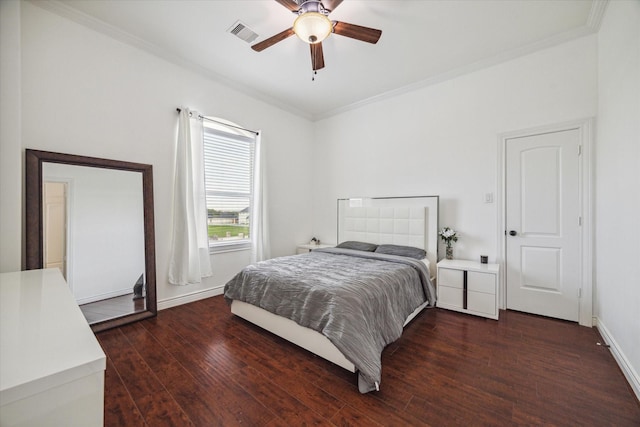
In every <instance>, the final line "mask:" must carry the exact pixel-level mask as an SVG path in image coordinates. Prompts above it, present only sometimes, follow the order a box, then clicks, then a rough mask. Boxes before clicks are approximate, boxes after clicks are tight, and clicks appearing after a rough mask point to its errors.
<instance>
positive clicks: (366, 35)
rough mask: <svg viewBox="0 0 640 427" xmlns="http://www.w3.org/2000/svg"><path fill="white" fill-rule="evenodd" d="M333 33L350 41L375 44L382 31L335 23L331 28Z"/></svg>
mask: <svg viewBox="0 0 640 427" xmlns="http://www.w3.org/2000/svg"><path fill="white" fill-rule="evenodd" d="M333 32H334V33H336V34H338V35H341V36H344V37H350V38H352V39H356V40H361V41H363V42H367V43H373V44H376V43H377V42H378V40H379V39H380V36H381V35H382V31H380V30H376V29H375V28H368V27H361V26H360V25H354V24H348V23H346V22H337V21H336V23H335V25H334V26H333Z"/></svg>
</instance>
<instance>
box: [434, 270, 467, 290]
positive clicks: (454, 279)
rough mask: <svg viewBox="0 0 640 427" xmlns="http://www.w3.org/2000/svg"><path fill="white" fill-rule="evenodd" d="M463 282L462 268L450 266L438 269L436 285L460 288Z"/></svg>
mask: <svg viewBox="0 0 640 427" xmlns="http://www.w3.org/2000/svg"><path fill="white" fill-rule="evenodd" d="M463 284H464V272H463V271H462V270H452V269H450V268H440V269H438V285H440V286H450V287H452V288H460V289H462V286H463Z"/></svg>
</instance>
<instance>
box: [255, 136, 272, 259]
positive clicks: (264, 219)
mask: <svg viewBox="0 0 640 427" xmlns="http://www.w3.org/2000/svg"><path fill="white" fill-rule="evenodd" d="M261 135H262V133H261V132H258V135H256V143H255V144H256V145H255V160H254V162H253V164H254V170H253V191H252V193H253V200H252V203H251V208H252V211H251V217H250V218H251V219H250V222H251V224H250V227H251V228H250V229H251V262H252V263H255V262H258V261H263V260H265V259H269V258H271V253H270V250H269V227H268V222H269V221H268V220H269V218H268V216H267V193H266V192H267V185H266V175H267V174H266V167H265V165H266V161H265V150H264V147H263V146H262V136H261Z"/></svg>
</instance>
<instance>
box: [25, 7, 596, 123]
mask: <svg viewBox="0 0 640 427" xmlns="http://www.w3.org/2000/svg"><path fill="white" fill-rule="evenodd" d="M34 3H35V4H38V5H40V6H42V7H44V8H47V9H50V10H53V11H54V12H57V13H59V14H62V15H63V16H66V17H68V18H71V19H73V20H75V21H77V22H80V23H82V24H84V25H87V26H89V27H91V28H94V29H96V30H98V31H101V32H103V33H106V34H108V35H110V36H112V37H115V38H117V39H120V40H123V41H125V42H127V43H130V44H133V45H135V46H138V47H140V48H142V49H145V50H147V51H150V52H152V53H154V54H156V55H159V56H162V57H164V58H166V59H168V60H170V61H173V62H176V63H178V64H180V65H183V66H186V67H188V68H191V69H194V70H196V71H198V72H200V73H203V74H205V75H207V76H208V77H211V78H213V79H215V80H217V81H220V82H222V83H224V84H226V85H229V86H231V87H234V88H236V89H239V90H241V91H242V92H244V93H247V94H249V95H251V96H254V97H256V98H258V99H261V100H264V101H266V102H269V103H271V104H274V105H277V106H279V107H281V108H283V109H286V110H288V111H292V112H294V113H296V114H299V115H301V116H303V117H306V118H308V119H311V120H317V119H321V118H324V117H328V116H331V115H333V114H336V113H339V112H342V111H346V110H348V109H350V108H353V107H354V106H357V105H362V104H363V103H366V102H369V101H370V100H372V99H380V98H383V97H387V96H392V95H394V94H397V93H402V92H403V91H407V90H409V89H413V88H416V87H419V86H422V85H427V84H431V83H434V82H437V81H441V80H443V79H446V78H450V77H452V76H455V75H460V74H462V73H466V72H469V71H473V70H476V69H479V68H482V67H486V66H489V65H492V64H495V63H498V62H501V61H504V60H506V59H510V58H514V57H516V56H519V55H522V54H526V53H530V52H533V51H536V50H539V49H542V48H545V47H548V46H552V45H554V44H557V43H560V42H564V41H567V40H570V39H572V38H575V37H579V36H583V35H585V34H589V33H592V32H594V31H596V30H597V29H598V26H599V23H600V19H601V16H602V14H603V11H604V7H605V5H606V1H603V0H562V1H559V0H548V1H547V0H497V1H489V0H463V1H454V0H432V1H426V0H422V1H420V0H417V1H407V0H395V1H378V0H368V1H357V0H345V1H344V2H343V3H342V4H341V5H340V6H339V7H338V8H336V9H335V10H334V11H333V12H332V13H331V15H330V18H331V19H332V20H337V21H343V22H349V23H352V24H358V25H362V26H366V27H372V28H378V29H380V30H382V37H381V38H380V41H379V42H378V43H377V44H375V45H372V44H369V43H364V42H361V41H357V40H353V39H350V38H346V37H341V36H338V35H335V34H333V35H331V36H330V37H329V38H327V39H326V40H325V41H324V42H323V48H324V59H325V64H326V67H325V68H324V69H322V70H320V71H319V72H318V75H317V76H316V78H315V81H312V72H311V59H310V54H309V47H308V45H307V44H305V43H303V42H302V41H301V40H299V39H298V38H297V37H295V36H293V37H290V38H288V39H286V40H284V41H282V42H280V43H278V44H276V45H274V46H272V47H270V48H268V49H266V50H264V51H263V52H260V53H258V52H254V51H253V50H252V49H251V48H250V45H249V44H248V43H246V42H244V41H243V40H241V39H239V38H237V37H236V36H234V35H232V34H230V33H228V32H227V31H228V29H229V28H230V27H231V26H232V25H233V24H234V23H235V22H236V21H237V20H240V21H242V22H243V23H244V24H245V25H247V26H248V27H249V28H251V29H252V30H253V31H255V32H256V33H258V38H257V39H256V41H255V42H259V41H261V40H264V39H265V38H268V37H270V36H272V35H274V34H276V33H278V32H280V31H282V30H284V29H287V28H289V27H291V25H292V23H293V20H294V19H295V16H294V15H293V14H292V13H291V12H289V11H288V10H287V9H286V8H285V7H283V6H281V5H280V4H278V3H277V2H276V1H274V0H258V1H249V0H235V1H223V0H209V1H202V0H199V1H191V0H155V1H151V0H59V1H57V0H56V1H49V2H41V1H35V2H34ZM255 42H254V43H255Z"/></svg>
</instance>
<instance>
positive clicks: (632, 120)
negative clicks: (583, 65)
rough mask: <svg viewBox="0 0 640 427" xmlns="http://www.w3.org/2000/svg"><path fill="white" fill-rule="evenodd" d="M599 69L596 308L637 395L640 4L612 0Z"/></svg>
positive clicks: (639, 359)
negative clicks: (630, 377)
mask: <svg viewBox="0 0 640 427" xmlns="http://www.w3.org/2000/svg"><path fill="white" fill-rule="evenodd" d="M598 73H599V80H598V84H599V85H598V136H597V143H596V144H597V145H596V197H597V205H596V213H595V214H596V242H595V246H596V275H595V276H596V306H595V311H596V314H597V316H598V326H599V328H600V329H601V331H603V332H604V333H605V334H609V335H610V336H609V337H608V338H611V339H613V340H614V342H613V343H611V344H613V347H614V354H616V356H617V357H618V358H619V362H620V363H621V366H622V368H623V371H625V374H627V376H628V377H629V375H631V376H632V377H633V378H634V379H635V384H634V383H633V382H632V384H633V385H634V386H635V391H636V394H637V395H638V398H640V376H639V374H640V247H639V246H638V242H640V221H639V220H638V218H640V2H638V1H613V2H609V5H608V6H607V12H606V15H605V17H604V20H603V22H602V26H601V29H600V32H599V34H598ZM631 381H633V379H632V380H631Z"/></svg>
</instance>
